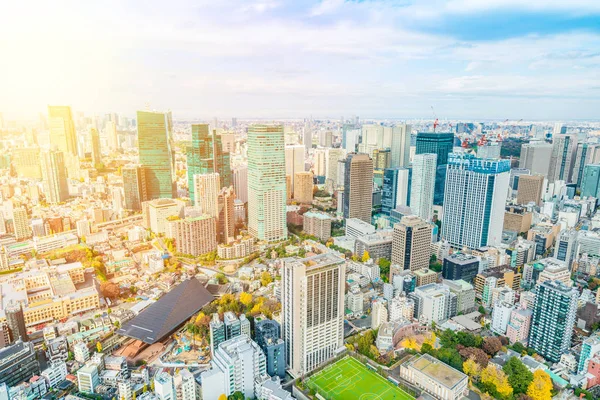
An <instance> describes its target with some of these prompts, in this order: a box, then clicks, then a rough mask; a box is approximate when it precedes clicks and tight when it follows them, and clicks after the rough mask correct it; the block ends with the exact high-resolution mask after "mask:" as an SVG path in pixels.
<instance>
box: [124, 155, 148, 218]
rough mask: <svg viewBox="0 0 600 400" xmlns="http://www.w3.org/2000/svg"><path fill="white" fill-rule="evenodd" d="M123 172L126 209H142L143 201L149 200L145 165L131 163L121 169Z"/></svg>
mask: <svg viewBox="0 0 600 400" xmlns="http://www.w3.org/2000/svg"><path fill="white" fill-rule="evenodd" d="M121 173H122V174H123V193H124V196H123V197H124V200H125V209H126V210H132V211H140V210H141V209H142V203H143V202H144V201H147V200H148V198H147V196H146V190H147V189H146V173H145V172H144V167H142V166H141V165H136V164H129V165H126V166H124V167H123V168H122V169H121Z"/></svg>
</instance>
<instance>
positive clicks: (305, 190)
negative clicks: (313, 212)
mask: <svg viewBox="0 0 600 400" xmlns="http://www.w3.org/2000/svg"><path fill="white" fill-rule="evenodd" d="M313 187H314V185H313V174H312V172H297V173H296V176H295V177H294V200H296V201H297V202H298V203H300V204H312V201H313Z"/></svg>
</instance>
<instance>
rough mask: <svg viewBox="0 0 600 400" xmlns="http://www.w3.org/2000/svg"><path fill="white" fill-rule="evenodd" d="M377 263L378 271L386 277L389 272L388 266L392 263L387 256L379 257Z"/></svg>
mask: <svg viewBox="0 0 600 400" xmlns="http://www.w3.org/2000/svg"><path fill="white" fill-rule="evenodd" d="M377 264H378V265H379V271H380V272H381V276H386V277H387V276H388V275H389V274H390V266H391V265H392V262H391V261H390V260H388V259H387V258H384V257H381V258H379V261H378V262H377Z"/></svg>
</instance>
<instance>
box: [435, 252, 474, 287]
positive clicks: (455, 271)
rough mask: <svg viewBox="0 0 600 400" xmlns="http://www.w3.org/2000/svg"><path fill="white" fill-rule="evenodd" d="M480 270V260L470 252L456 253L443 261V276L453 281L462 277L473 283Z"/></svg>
mask: <svg viewBox="0 0 600 400" xmlns="http://www.w3.org/2000/svg"><path fill="white" fill-rule="evenodd" d="M478 272H479V260H478V259H477V257H474V256H472V255H469V254H463V253H454V254H451V255H449V256H448V257H446V258H444V261H443V263H442V276H443V277H444V279H450V280H453V281H456V280H459V279H462V280H463V281H465V282H469V283H473V279H475V276H476V275H477V273H478Z"/></svg>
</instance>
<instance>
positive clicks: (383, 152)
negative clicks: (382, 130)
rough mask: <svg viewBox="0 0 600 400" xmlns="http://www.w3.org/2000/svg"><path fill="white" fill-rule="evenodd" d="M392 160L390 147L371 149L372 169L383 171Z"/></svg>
mask: <svg viewBox="0 0 600 400" xmlns="http://www.w3.org/2000/svg"><path fill="white" fill-rule="evenodd" d="M391 162H392V154H391V152H390V149H375V150H373V169H375V170H381V171H383V170H384V169H386V168H389V167H390V165H391Z"/></svg>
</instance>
